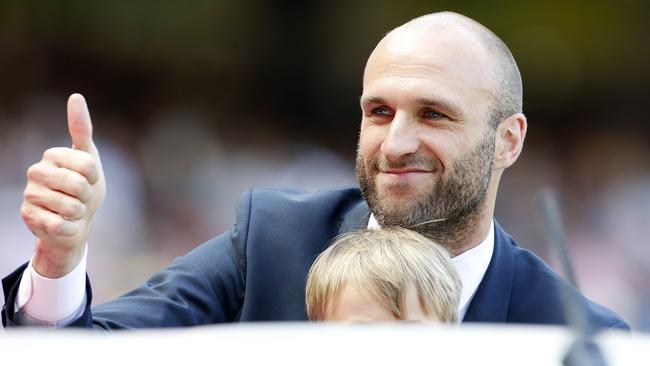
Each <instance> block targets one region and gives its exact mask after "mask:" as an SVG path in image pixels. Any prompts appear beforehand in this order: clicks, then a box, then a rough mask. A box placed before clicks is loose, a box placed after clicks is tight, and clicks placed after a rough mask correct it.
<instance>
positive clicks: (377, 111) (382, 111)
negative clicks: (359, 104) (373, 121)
mask: <svg viewBox="0 0 650 366" xmlns="http://www.w3.org/2000/svg"><path fill="white" fill-rule="evenodd" d="M370 113H372V115H374V116H380V117H388V116H390V115H391V111H390V109H388V108H386V107H378V108H373V110H372V111H370Z"/></svg>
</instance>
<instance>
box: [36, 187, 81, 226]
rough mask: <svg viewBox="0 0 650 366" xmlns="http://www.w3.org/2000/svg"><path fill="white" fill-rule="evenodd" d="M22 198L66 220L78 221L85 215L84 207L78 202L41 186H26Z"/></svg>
mask: <svg viewBox="0 0 650 366" xmlns="http://www.w3.org/2000/svg"><path fill="white" fill-rule="evenodd" d="M24 196H25V201H26V202H28V203H31V204H33V205H36V206H40V207H43V208H45V209H47V210H48V211H51V212H53V213H56V214H59V215H61V216H62V217H64V218H67V219H71V220H79V219H81V218H83V217H84V215H85V214H86V205H84V204H83V203H82V202H81V201H80V200H78V199H76V198H73V197H70V196H68V195H66V194H64V193H61V192H58V191H53V190H51V189H47V188H44V187H42V186H38V185H28V186H27V188H26V189H25V194H24Z"/></svg>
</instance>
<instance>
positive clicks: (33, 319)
mask: <svg viewBox="0 0 650 366" xmlns="http://www.w3.org/2000/svg"><path fill="white" fill-rule="evenodd" d="M86 252H87V249H84V254H83V256H82V258H81V260H80V261H79V263H78V264H77V266H76V267H75V268H74V269H73V270H72V271H71V272H70V273H68V274H66V275H65V276H63V277H59V278H54V279H52V278H47V277H44V276H42V275H40V274H39V273H38V272H37V271H36V270H35V268H34V267H33V265H32V261H30V264H29V265H28V266H27V268H26V269H25V272H24V273H23V278H22V279H21V282H20V286H19V289H18V294H17V296H16V306H15V310H16V311H21V312H23V313H25V315H23V316H21V317H20V319H21V320H23V319H26V320H27V322H28V323H30V324H33V323H35V324H33V325H42V324H49V325H56V324H58V323H60V322H61V321H62V320H66V319H68V318H69V317H71V316H73V315H74V314H76V313H78V312H79V310H80V309H83V306H85V295H86V291H85V288H86V286H85V285H86ZM75 319H76V318H74V319H71V321H74V320H75ZM68 322H70V321H68Z"/></svg>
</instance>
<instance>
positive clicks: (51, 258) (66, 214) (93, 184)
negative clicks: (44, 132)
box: [21, 94, 106, 278]
mask: <svg viewBox="0 0 650 366" xmlns="http://www.w3.org/2000/svg"><path fill="white" fill-rule="evenodd" d="M68 130H69V132H70V137H72V148H66V147H55V148H51V149H48V150H47V151H45V153H44V154H43V159H42V160H41V161H40V162H38V163H36V164H34V165H32V166H31V167H30V168H29V169H28V170H27V187H26V188H25V194H24V200H23V205H22V207H21V214H22V217H23V220H24V221H25V223H26V224H27V226H28V227H29V229H30V230H31V231H32V232H33V233H34V235H36V237H37V240H36V251H35V253H34V258H33V261H32V265H33V266H34V269H35V270H36V272H38V273H39V274H40V275H42V276H44V277H48V278H59V277H62V276H65V275H66V274H68V273H70V272H71V271H72V270H73V269H74V268H75V267H76V265H77V264H78V263H79V261H80V260H81V258H82V256H83V254H84V250H85V245H86V241H87V240H88V235H89V233H90V226H91V220H92V217H93V214H94V213H95V211H97V209H98V208H99V206H101V204H102V202H103V201H104V197H105V196H106V182H105V180H104V172H103V171H102V166H101V161H100V159H99V152H98V151H97V148H96V147H95V144H94V143H93V139H92V123H91V122H90V114H89V112H88V106H87V105H86V101H85V100H84V97H83V96H81V94H73V95H71V96H70V98H69V99H68Z"/></svg>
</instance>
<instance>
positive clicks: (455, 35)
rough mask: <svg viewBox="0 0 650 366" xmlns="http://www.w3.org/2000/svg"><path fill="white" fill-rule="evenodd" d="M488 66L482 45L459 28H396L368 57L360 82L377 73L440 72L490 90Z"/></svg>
mask: <svg viewBox="0 0 650 366" xmlns="http://www.w3.org/2000/svg"><path fill="white" fill-rule="evenodd" d="M454 28H456V27H454ZM492 67H493V65H491V64H490V62H489V58H488V55H487V51H486V49H485V47H483V46H482V45H481V44H480V43H479V41H478V40H477V39H476V37H474V36H472V35H471V34H468V33H467V32H465V31H463V30H460V31H458V29H451V30H450V29H447V28H444V29H421V28H414V29H405V30H399V29H398V30H395V31H393V32H391V33H390V34H389V35H387V36H386V37H385V38H384V39H383V40H382V41H381V42H380V43H379V44H378V45H377V47H376V48H375V50H374V51H373V53H372V54H371V56H370V58H369V59H368V63H367V65H366V70H365V73H364V86H367V82H368V80H369V79H370V80H373V79H375V78H377V77H386V76H391V77H405V78H423V79H424V78H428V77H435V76H436V75H443V74H444V75H446V76H447V77H448V80H449V81H452V80H453V81H454V83H456V82H458V83H459V84H465V85H466V86H468V87H471V88H472V89H475V90H476V91H481V92H487V93H490V92H491V91H492V86H493V85H494V78H493V69H492Z"/></svg>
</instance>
